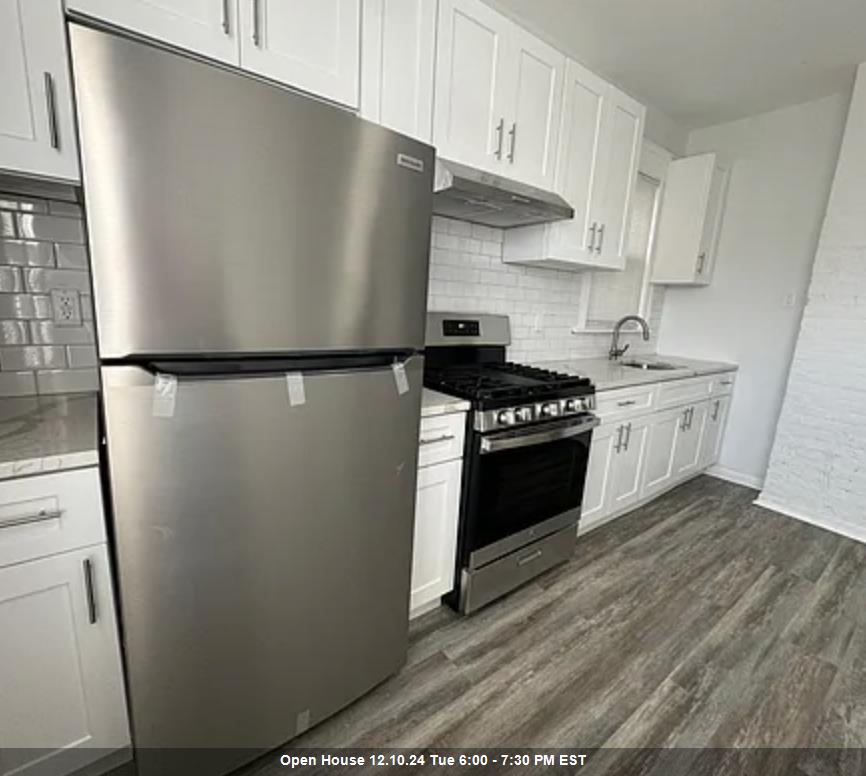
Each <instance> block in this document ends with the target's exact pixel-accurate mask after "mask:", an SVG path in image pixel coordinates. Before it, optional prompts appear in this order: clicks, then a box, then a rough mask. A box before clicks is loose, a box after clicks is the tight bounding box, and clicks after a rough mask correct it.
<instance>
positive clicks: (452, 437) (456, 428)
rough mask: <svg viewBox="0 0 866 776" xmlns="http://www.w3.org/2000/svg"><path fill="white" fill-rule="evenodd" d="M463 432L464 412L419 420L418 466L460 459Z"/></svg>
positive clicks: (464, 424)
mask: <svg viewBox="0 0 866 776" xmlns="http://www.w3.org/2000/svg"><path fill="white" fill-rule="evenodd" d="M465 430H466V413H465V412H455V413H452V414H451V415H438V416H436V417H432V418H421V433H420V434H419V439H418V445H419V450H418V466H419V467H421V466H430V465H432V464H434V463H442V462H443V461H453V460H456V459H458V458H462V457H463V437H464V434H465Z"/></svg>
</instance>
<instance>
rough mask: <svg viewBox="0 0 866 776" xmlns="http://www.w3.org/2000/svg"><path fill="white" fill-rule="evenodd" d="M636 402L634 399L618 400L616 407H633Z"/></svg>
mask: <svg viewBox="0 0 866 776" xmlns="http://www.w3.org/2000/svg"><path fill="white" fill-rule="evenodd" d="M635 404H637V402H636V401H635V400H634V399H629V400H628V401H618V402H617V403H616V406H617V407H633V406H634V405H635Z"/></svg>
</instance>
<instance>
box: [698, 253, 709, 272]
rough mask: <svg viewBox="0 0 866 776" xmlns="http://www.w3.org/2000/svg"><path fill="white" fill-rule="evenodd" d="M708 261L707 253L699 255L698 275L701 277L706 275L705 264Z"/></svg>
mask: <svg viewBox="0 0 866 776" xmlns="http://www.w3.org/2000/svg"><path fill="white" fill-rule="evenodd" d="M706 260H707V254H706V253H699V254H698V274H699V275H703V274H704V262H706Z"/></svg>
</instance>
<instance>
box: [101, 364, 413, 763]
mask: <svg viewBox="0 0 866 776" xmlns="http://www.w3.org/2000/svg"><path fill="white" fill-rule="evenodd" d="M422 372H423V357H421V356H414V357H412V358H411V359H409V360H408V361H407V362H405V375H406V379H407V381H408V387H409V390H408V391H406V392H404V393H400V390H399V389H398V386H397V382H396V380H395V372H394V370H392V368H391V366H390V365H386V366H379V367H375V368H370V369H362V370H355V371H351V372H313V373H308V374H306V375H304V377H303V391H302V392H301V393H300V394H299V393H298V391H297V385H296V384H295V386H294V388H293V389H292V390H293V396H290V381H288V380H287V376H286V375H284V374H278V375H268V376H259V377H245V378H237V377H227V378H215V377H209V378H205V379H187V378H184V377H181V378H180V379H179V380H178V381H177V384H176V393H175V395H174V397H173V402H171V403H169V404H166V403H165V402H162V403H160V399H159V397H158V398H157V402H156V404H155V402H154V382H155V380H154V376H153V375H151V374H150V373H148V372H147V371H145V370H143V369H141V368H138V367H131V366H113V367H104V368H103V369H102V378H103V386H104V412H105V422H106V431H107V439H108V453H109V456H108V460H109V476H110V489H111V496H112V502H113V513H114V517H113V528H114V535H115V547H116V552H117V561H118V563H117V569H118V582H119V591H120V609H121V613H122V622H123V639H124V646H125V655H126V662H127V672H128V684H129V696H130V705H131V717H132V723H133V730H134V739H135V742H136V748H137V757H138V758H139V760H140V768H141V773H143V774H145V776H149V775H150V774H151V773H158V774H160V776H163V774H167V773H171V772H172V770H171V767H170V766H169V765H167V764H166V763H164V762H162V761H161V760H160V757H161V756H166V755H167V756H170V755H171V752H168V753H167V752H166V751H165V750H164V748H165V747H185V748H186V750H187V752H189V748H190V747H220V749H219V750H214V751H211V752H206V751H202V752H200V754H201V756H202V757H205V758H206V757H212V758H214V760H215V761H214V762H211V763H208V764H206V765H202V764H201V763H197V764H196V767H195V768H187V772H195V773H197V774H202V775H203V776H204V775H205V774H209V773H225V772H228V771H229V770H231V768H232V767H235V766H237V765H238V764H239V763H240V762H243V761H244V760H249V759H251V757H253V756H254V755H255V754H256V752H257V751H258V752H261V751H263V750H266V749H270V748H273V747H276V746H278V745H280V744H282V743H283V742H285V741H286V740H288V739H290V738H292V737H294V736H295V735H296V733H298V732H301V731H302V730H303V729H304V728H305V727H306V726H307V725H313V724H315V723H317V722H318V721H320V720H322V719H323V718H325V717H327V716H328V715H330V714H332V713H333V712H335V711H336V710H338V709H339V708H341V707H343V706H345V705H346V704H348V703H350V702H351V701H352V700H354V699H355V698H357V697H359V696H360V695H362V694H363V693H365V692H366V691H368V690H369V689H371V688H372V687H373V686H374V685H376V684H377V683H379V682H381V681H382V680H383V679H385V678H386V677H387V676H388V675H390V674H392V673H393V672H395V671H396V670H397V669H398V668H399V667H400V666H401V665H402V663H403V661H404V660H405V655H406V646H407V625H408V607H409V577H410V565H411V545H412V533H413V513H414V499H415V476H416V465H417V449H418V424H419V416H420V401H421V399H420V397H421V382H422ZM296 382H297V381H295V383H296ZM301 394H302V395H301ZM162 398H163V399H164V398H165V396H163V397H162ZM292 401H294V402H295V403H294V404H292ZM301 401H302V402H303V403H301ZM155 409H156V410H158V411H157V412H154V410H155Z"/></svg>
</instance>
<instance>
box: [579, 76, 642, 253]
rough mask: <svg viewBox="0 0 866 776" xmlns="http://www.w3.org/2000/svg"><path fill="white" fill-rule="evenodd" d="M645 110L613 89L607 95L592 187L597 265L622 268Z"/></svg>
mask: <svg viewBox="0 0 866 776" xmlns="http://www.w3.org/2000/svg"><path fill="white" fill-rule="evenodd" d="M645 112H646V109H645V108H644V107H643V106H642V105H641V104H640V103H638V102H636V101H635V100H632V99H631V98H630V97H628V96H626V95H625V94H623V93H622V92H620V91H619V90H617V89H614V88H613V87H610V89H609V90H608V92H607V95H606V97H605V104H604V116H603V119H602V135H601V145H600V148H599V159H598V165H597V167H596V176H597V182H596V185H595V186H594V188H593V194H594V197H593V217H592V220H593V221H597V223H598V230H599V231H598V233H597V234H596V236H595V237H596V239H595V248H594V250H595V254H596V257H597V260H598V266H599V267H603V268H605V269H623V268H624V267H625V252H626V247H627V245H626V243H627V240H628V227H629V216H630V215H631V205H632V194H633V192H634V186H635V180H636V178H637V170H638V164H639V162H640V149H641V143H642V141H643V126H644V115H645Z"/></svg>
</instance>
